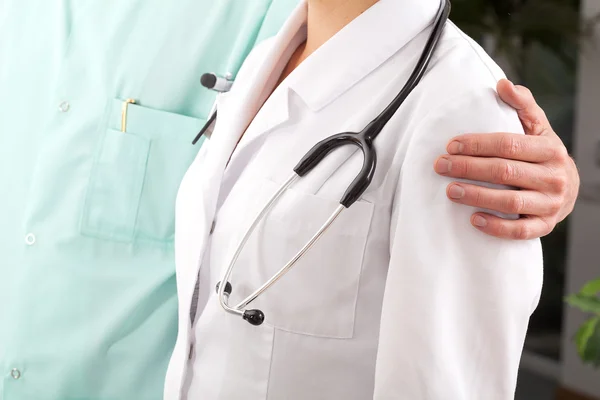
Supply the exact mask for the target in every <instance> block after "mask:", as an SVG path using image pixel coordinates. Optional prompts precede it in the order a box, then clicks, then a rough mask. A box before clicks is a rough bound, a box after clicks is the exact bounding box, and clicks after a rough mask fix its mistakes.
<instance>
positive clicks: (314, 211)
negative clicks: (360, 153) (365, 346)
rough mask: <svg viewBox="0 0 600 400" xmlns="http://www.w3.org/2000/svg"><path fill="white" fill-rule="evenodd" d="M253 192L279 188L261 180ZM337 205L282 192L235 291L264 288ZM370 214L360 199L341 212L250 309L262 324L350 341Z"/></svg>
mask: <svg viewBox="0 0 600 400" xmlns="http://www.w3.org/2000/svg"><path fill="white" fill-rule="evenodd" d="M257 187H258V188H262V189H260V190H266V192H267V193H274V192H275V191H276V190H277V188H278V185H277V184H275V183H273V182H270V181H266V183H264V184H260V185H257ZM252 197H265V196H262V195H261V194H254V195H252ZM338 206H339V203H338V202H337V201H336V200H333V199H328V198H325V197H322V196H317V195H313V194H309V193H305V192H302V191H299V190H295V189H293V188H292V189H288V190H287V191H286V193H285V194H284V195H283V196H282V197H281V199H280V200H279V201H278V202H277V203H276V205H275V206H274V207H273V209H272V210H271V211H270V212H269V213H268V215H267V216H266V217H265V219H264V221H263V222H262V223H261V224H260V225H259V226H258V228H257V230H256V232H255V233H254V234H253V235H252V237H251V238H250V239H249V241H248V243H247V245H246V247H245V250H244V251H243V252H242V254H241V256H240V259H239V264H238V265H239V266H238V267H237V269H234V275H233V276H232V281H233V282H238V287H239V286H240V283H241V287H239V289H240V291H242V292H244V294H245V295H247V294H249V293H250V292H251V291H253V290H254V289H256V288H257V287H259V286H260V285H262V284H263V283H264V282H265V281H267V280H268V279H270V278H271V277H272V276H273V275H274V274H275V273H276V272H277V271H278V270H279V269H280V268H282V267H283V266H284V265H285V264H286V263H287V262H288V261H289V260H290V259H292V258H293V257H294V256H295V255H296V253H297V252H298V251H299V250H300V249H301V248H302V247H303V246H304V245H305V244H306V243H308V242H309V240H310V239H311V238H312V237H313V235H314V234H315V233H316V232H317V231H318V230H319V228H321V226H322V225H323V224H324V223H325V221H327V219H328V218H329V217H330V216H331V214H332V213H333V212H334V210H335V209H336V208H337V207H338ZM372 214H373V205H372V204H370V203H367V202H364V201H359V202H357V203H355V204H354V205H353V206H352V207H350V208H348V209H344V211H343V212H342V213H341V215H340V216H339V217H338V219H337V220H336V221H335V222H334V223H333V224H332V225H331V227H330V228H329V229H328V230H327V231H325V233H324V234H323V235H322V236H321V238H320V239H319V240H318V241H317V242H316V243H315V244H314V246H313V247H312V248H310V250H308V252H307V253H305V254H304V256H303V257H302V258H301V259H300V260H299V261H298V262H297V263H296V264H295V266H294V267H293V268H292V269H291V270H290V271H289V272H288V273H287V274H286V275H285V276H284V277H283V278H282V279H281V280H280V281H278V282H276V283H275V284H274V285H273V286H272V287H271V288H269V289H268V290H267V291H266V292H265V293H264V294H262V295H261V296H259V297H258V298H257V299H256V301H255V302H254V303H252V304H251V306H249V308H258V309H261V310H262V311H264V313H265V316H266V319H265V323H267V324H270V325H272V326H274V327H275V328H278V329H281V330H285V331H288V332H293V333H298V334H305V335H311V336H319V337H329V338H351V337H353V334H354V320H355V311H356V303H357V299H358V288H359V283H360V277H361V271H362V265H363V255H364V251H365V246H366V241H367V236H368V232H369V229H370V224H371V219H372ZM233 282H232V283H233ZM234 287H235V284H234Z"/></svg>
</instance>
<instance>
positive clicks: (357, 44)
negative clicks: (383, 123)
mask: <svg viewBox="0 0 600 400" xmlns="http://www.w3.org/2000/svg"><path fill="white" fill-rule="evenodd" d="M441 4H442V3H441V0H380V1H379V2H377V3H376V4H375V5H373V6H372V7H371V8H369V9H368V10H367V11H365V12H364V13H363V14H362V15H360V16H359V17H358V18H356V19H355V20H354V21H352V22H351V23H350V24H348V25H347V26H346V27H344V28H343V29H342V30H341V31H339V32H338V33H337V34H336V35H335V36H333V37H332V38H331V39H330V40H329V41H328V42H327V43H325V44H324V45H323V46H321V47H320V48H319V49H317V51H315V52H314V53H313V54H311V55H310V57H308V58H307V59H306V60H305V61H304V62H303V63H302V64H301V65H300V66H299V67H298V68H297V69H296V70H295V71H294V72H293V73H292V74H291V75H290V76H289V86H290V88H291V89H292V90H293V91H294V92H295V93H296V94H298V95H299V96H300V97H301V98H302V100H303V101H304V102H305V103H306V104H307V106H308V107H309V109H310V110H312V111H319V110H321V109H322V108H324V107H325V106H327V105H328V104H330V103H331V102H332V101H334V100H335V99H336V98H338V97H339V96H341V95H343V94H344V93H345V92H346V91H347V90H348V89H350V88H351V87H352V86H354V85H355V84H357V83H358V82H360V81H361V80H362V79H363V78H365V77H366V76H367V75H369V74H370V73H371V72H372V71H374V70H375V69H377V68H378V67H379V66H380V65H381V64H383V63H384V62H385V61H387V60H388V59H389V58H390V57H391V56H392V55H394V54H395V53H397V52H398V51H399V50H400V49H402V48H403V47H404V46H405V45H406V44H408V43H409V42H410V41H411V40H412V39H413V38H415V37H416V36H417V35H418V34H419V33H420V32H422V31H423V30H424V29H426V28H428V27H429V26H430V25H431V23H432V22H433V21H434V19H435V16H436V14H437V11H438V10H439V8H440V6H441ZM373 27H381V28H379V29H377V28H375V29H373ZM390 27H392V29H390ZM373 43H377V46H373ZM406 62H407V67H408V68H412V67H413V66H414V65H416V63H417V59H416V58H415V59H414V60H406ZM348 112H349V113H352V111H351V110H349V111H348Z"/></svg>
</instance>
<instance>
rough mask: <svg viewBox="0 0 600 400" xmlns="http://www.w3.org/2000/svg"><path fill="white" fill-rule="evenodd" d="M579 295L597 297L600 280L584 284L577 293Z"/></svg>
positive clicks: (599, 292) (599, 289)
mask: <svg viewBox="0 0 600 400" xmlns="http://www.w3.org/2000/svg"><path fill="white" fill-rule="evenodd" d="M579 294H582V295H584V296H597V295H599V294H600V278H598V279H596V280H594V281H591V282H588V283H586V284H585V286H584V287H583V288H582V289H581V291H580V292H579Z"/></svg>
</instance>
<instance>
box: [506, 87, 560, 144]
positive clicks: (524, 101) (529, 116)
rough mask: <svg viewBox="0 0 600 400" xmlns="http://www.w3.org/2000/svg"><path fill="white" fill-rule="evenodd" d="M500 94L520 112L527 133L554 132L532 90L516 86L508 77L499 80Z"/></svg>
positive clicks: (542, 133) (541, 133) (537, 134)
mask: <svg viewBox="0 0 600 400" xmlns="http://www.w3.org/2000/svg"><path fill="white" fill-rule="evenodd" d="M497 90H498V95H499V96H500V98H501V99H502V101H504V102H505V103H506V104H508V105H509V106H511V107H512V108H514V109H515V110H516V111H517V113H518V114H519V119H520V120H521V123H522V124H523V128H524V130H525V134H526V135H536V136H539V135H544V134H547V133H550V132H552V127H551V126H550V122H549V121H548V118H547V117H546V113H544V110H542V109H541V108H540V106H539V105H538V104H537V102H536V101H535V98H534V97H533V94H531V91H530V90H529V89H527V88H526V87H524V86H515V85H514V84H513V83H512V82H511V81H509V80H508V79H502V80H500V82H498V87H497Z"/></svg>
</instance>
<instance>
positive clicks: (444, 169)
mask: <svg viewBox="0 0 600 400" xmlns="http://www.w3.org/2000/svg"><path fill="white" fill-rule="evenodd" d="M435 170H436V171H437V172H438V173H440V174H447V173H448V172H450V171H451V170H452V161H450V160H448V159H447V158H444V157H442V158H440V159H439V160H438V161H437V163H436V164H435Z"/></svg>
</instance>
